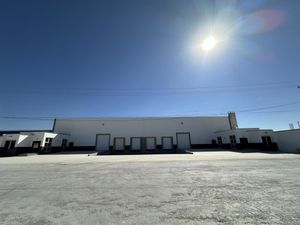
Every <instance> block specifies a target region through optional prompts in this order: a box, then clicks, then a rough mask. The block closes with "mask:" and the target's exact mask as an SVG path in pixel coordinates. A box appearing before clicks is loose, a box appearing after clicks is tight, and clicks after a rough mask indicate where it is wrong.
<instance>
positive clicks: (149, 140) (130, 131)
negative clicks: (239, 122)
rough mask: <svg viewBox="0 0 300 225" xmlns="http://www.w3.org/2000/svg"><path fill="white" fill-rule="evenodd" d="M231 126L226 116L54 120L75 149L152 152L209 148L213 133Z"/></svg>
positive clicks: (56, 130)
mask: <svg viewBox="0 0 300 225" xmlns="http://www.w3.org/2000/svg"><path fill="white" fill-rule="evenodd" d="M228 129H230V121H229V119H228V117H227V116H219V117H161V118H157V117H156V118H83V119H56V120H55V122H54V127H53V132H55V133H65V134H69V135H70V136H71V137H72V138H73V140H74V143H73V145H74V148H77V149H82V150H84V149H96V150H97V151H98V152H99V153H107V152H112V153H115V152H123V151H131V152H153V151H157V150H169V151H172V150H176V149H177V150H186V149H190V148H201V147H210V145H211V144H212V139H213V138H214V132H216V131H219V130H228Z"/></svg>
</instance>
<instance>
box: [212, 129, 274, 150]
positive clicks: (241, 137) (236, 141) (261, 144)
mask: <svg viewBox="0 0 300 225" xmlns="http://www.w3.org/2000/svg"><path fill="white" fill-rule="evenodd" d="M215 139H216V144H217V146H218V147H219V148H225V149H258V150H263V151H277V150H278V146H277V140H276V137H275V135H274V131H273V130H272V129H259V128H237V129H232V130H224V131H217V132H215Z"/></svg>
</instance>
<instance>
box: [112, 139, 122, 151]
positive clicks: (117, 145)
mask: <svg viewBox="0 0 300 225" xmlns="http://www.w3.org/2000/svg"><path fill="white" fill-rule="evenodd" d="M114 149H115V151H123V150H125V138H122V137H116V138H114Z"/></svg>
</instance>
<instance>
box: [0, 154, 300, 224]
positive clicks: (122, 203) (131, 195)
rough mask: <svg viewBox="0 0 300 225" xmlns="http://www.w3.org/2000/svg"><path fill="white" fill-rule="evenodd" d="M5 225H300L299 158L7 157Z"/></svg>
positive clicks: (0, 192)
mask: <svg viewBox="0 0 300 225" xmlns="http://www.w3.org/2000/svg"><path fill="white" fill-rule="evenodd" d="M0 181H1V183H0V203H1V204H0V221H1V224H4V225H5V224H9V225H11V224H28V225H29V224H30V225H32V224H41V225H42V224H43V225H44V224H87V225H88V224H91V225H95V224H101V225H102V224H139V225H140V224H151V225H153V224H172V225H175V224H285V225H286V224H295V225H296V224H299V221H300V156H299V155H293V154H263V153H245V154H242V153H234V152H197V153H195V154H193V155H135V156H87V154H81V155H79V154H78V155H41V156H39V155H37V156H27V157H13V158H0Z"/></svg>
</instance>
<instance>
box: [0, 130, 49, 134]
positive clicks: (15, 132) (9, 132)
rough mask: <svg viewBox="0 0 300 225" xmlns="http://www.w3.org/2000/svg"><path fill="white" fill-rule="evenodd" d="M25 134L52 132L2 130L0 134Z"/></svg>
mask: <svg viewBox="0 0 300 225" xmlns="http://www.w3.org/2000/svg"><path fill="white" fill-rule="evenodd" d="M23 132H52V130H0V134H19V133H23Z"/></svg>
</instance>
